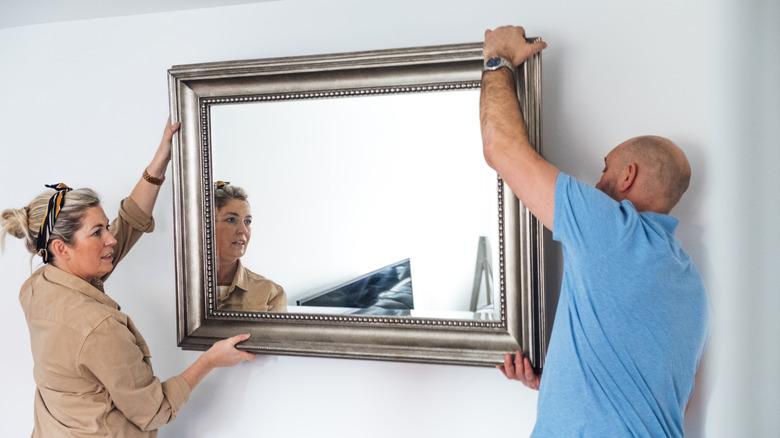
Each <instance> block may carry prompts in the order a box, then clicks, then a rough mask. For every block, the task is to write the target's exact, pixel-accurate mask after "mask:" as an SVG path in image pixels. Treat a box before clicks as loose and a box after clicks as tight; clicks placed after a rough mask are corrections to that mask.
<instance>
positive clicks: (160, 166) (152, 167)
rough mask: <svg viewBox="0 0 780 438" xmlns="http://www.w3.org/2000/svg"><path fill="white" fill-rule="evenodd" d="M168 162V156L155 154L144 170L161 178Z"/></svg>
mask: <svg viewBox="0 0 780 438" xmlns="http://www.w3.org/2000/svg"><path fill="white" fill-rule="evenodd" d="M168 162H170V159H169V158H166V157H160V156H157V155H155V156H154V159H152V162H151V163H149V165H148V166H146V172H147V173H149V175H151V176H153V177H155V178H163V177H164V176H165V172H166V171H167V170H168Z"/></svg>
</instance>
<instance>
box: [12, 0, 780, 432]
mask: <svg viewBox="0 0 780 438" xmlns="http://www.w3.org/2000/svg"><path fill="white" fill-rule="evenodd" d="M373 3H376V2H359V1H330V2H311V3H305V2H293V1H287V2H269V3H261V4H253V5H243V6H231V7H221V8H216V9H208V10H195V11H185V12H173V13H164V14H156V15H143V16H132V17H122V18H114V19H100V20H94V21H80V22H69V23H59V24H47V25H40V26H29V27H21V28H12V29H5V30H2V31H0V63H2V68H0V96H2V105H0V132H2V137H0V138H2V140H0V142H2V143H0V144H2V152H3V154H2V159H1V160H0V175H2V177H0V207H2V208H6V207H12V206H13V207H19V206H21V205H23V204H24V203H25V202H27V201H28V200H29V199H30V198H31V197H32V196H33V195H34V194H36V193H37V192H38V191H39V189H40V188H42V185H43V184H44V183H52V182H56V181H60V180H62V181H66V182H68V183H69V184H71V185H74V186H90V187H94V188H96V189H98V190H99V192H100V193H101V194H102V195H103V198H104V203H105V205H106V206H107V207H108V208H113V207H115V206H116V205H117V203H118V201H119V200H120V199H121V198H122V197H123V196H124V195H126V194H127V192H128V190H129V189H130V187H131V186H132V184H133V183H134V182H135V180H136V179H137V178H138V176H139V175H140V173H141V171H142V169H143V167H144V166H145V165H146V163H147V160H148V159H149V158H150V157H151V155H152V153H153V150H154V147H155V145H156V143H157V141H158V140H159V135H160V133H161V130H162V122H163V120H164V119H165V116H166V112H167V94H166V77H165V69H166V68H167V67H169V66H170V65H172V64H181V63H192V62H201V61H218V60H229V59H245V58H260V57H272V56H288V55H305V54H317V53H331V52H343V51H354V50H370V49H380V48H393V47H405V46H419V45H429V44H446V43H455V42H470V41H478V40H480V39H481V36H482V31H483V30H484V29H485V28H487V27H491V26H495V25H498V24H503V23H522V24H523V25H525V27H526V28H527V29H528V31H529V33H530V34H532V35H541V36H543V37H544V38H545V39H546V40H547V41H548V42H549V44H550V47H549V48H548V49H547V51H546V52H545V54H544V117H543V120H544V145H545V149H546V152H547V155H548V157H549V158H550V159H551V160H552V161H553V162H555V163H556V164H558V165H559V166H560V167H561V168H562V169H564V170H566V171H568V172H570V173H572V174H574V175H575V176H577V177H580V178H583V179H585V180H588V181H595V179H596V178H597V176H598V173H599V171H600V169H601V157H602V156H603V155H604V154H605V153H606V152H607V151H608V150H609V149H610V148H611V147H612V145H615V144H616V143H618V142H619V141H621V140H623V139H625V138H627V137H629V136H632V135H636V134H641V133H660V134H663V135H667V136H669V137H671V138H673V139H675V140H676V141H677V142H678V143H680V144H681V145H682V146H683V147H684V148H685V149H686V151H688V154H689V157H690V158H691V161H692V162H693V168H694V178H693V182H692V187H691V190H690V192H689V194H688V196H687V198H686V199H685V200H684V201H683V202H682V204H681V205H680V206H679V207H678V209H677V210H676V212H675V213H676V214H677V215H678V216H679V217H680V219H681V222H682V224H681V226H680V228H679V235H680V237H681V239H682V240H683V241H684V244H685V245H686V246H687V248H688V249H689V252H690V253H691V255H692V256H693V258H694V260H695V261H696V262H697V263H698V264H699V267H700V268H701V270H702V271H703V273H704V274H705V276H706V281H707V285H708V287H709V289H710V294H711V298H712V303H713V308H714V318H713V336H712V348H711V354H710V355H709V357H708V359H707V361H706V362H705V365H706V370H708V372H707V373H706V376H705V379H704V382H703V383H702V385H701V387H700V388H701V389H703V390H700V391H699V393H698V394H697V395H698V400H697V402H696V404H695V405H694V407H693V408H692V411H691V415H690V416H689V418H688V424H689V436H702V434H704V433H706V435H707V436H723V437H731V436H773V435H776V433H777V431H778V430H780V425H779V424H778V421H780V420H778V416H777V415H776V412H778V407H779V406H780V403H779V402H778V389H780V378H779V377H778V371H777V370H778V369H779V366H780V357H778V348H777V339H778V337H777V335H778V331H779V330H778V328H779V326H778V322H777V318H776V315H775V314H776V313H777V311H778V309H780V305H779V303H778V290H779V289H780V287H778V286H780V284H778V273H777V271H778V270H777V266H778V261H780V259H778V258H777V248H778V247H780V236H779V235H778V231H777V227H776V223H777V218H778V217H780V215H778V213H779V212H778V202H777V201H778V194H777V189H778V187H780V184H778V182H779V181H778V179H779V177H778V176H777V172H776V171H775V168H776V165H777V163H778V162H780V159H779V158H780V157H778V148H777V144H776V143H777V142H776V140H774V141H771V140H770V139H772V138H773V139H776V138H778V136H777V134H778V128H777V126H776V125H777V119H778V117H779V116H780V110H779V109H778V102H780V99H777V98H776V97H777V96H778V86H777V84H776V82H777V81H776V78H777V77H780V72H778V63H777V59H776V58H772V57H769V58H767V57H766V55H767V54H772V55H773V56H776V47H777V41H778V40H779V39H778V30H777V29H778V28H779V27H780V26H778V25H777V17H778V16H780V14H778V7H777V6H776V4H770V3H769V2H764V3H761V2H758V1H757V2H755V3H753V4H751V5H750V6H740V7H737V6H731V5H730V4H723V5H719V6H718V7H714V6H712V4H709V3H707V2H704V1H693V2H685V3H684V4H681V3H680V2H674V1H660V2H653V3H652V4H651V3H647V2H642V3H640V2H622V1H618V0H614V1H607V0H604V1H593V2H588V3H587V4H581V3H574V2H572V3H569V2H562V1H550V2H529V1H509V0H507V1H482V2H476V1H470V2H459V3H453V2H426V3H424V4H419V3H417V2H411V1H397V2H383V4H381V5H376V4H373ZM724 3H725V2H724ZM474 147H475V148H478V147H480V145H478V144H475V145H474ZM170 199H171V192H170V184H166V186H165V188H164V189H163V191H162V193H161V202H160V205H158V207H157V210H156V218H157V225H158V226H157V230H156V232H155V233H154V234H152V235H150V236H147V237H146V238H144V239H143V240H142V241H141V242H140V243H139V244H138V245H137V247H136V249H135V250H134V252H133V254H131V255H130V257H129V258H128V259H126V260H125V261H124V262H123V264H122V265H121V267H120V269H119V270H118V272H117V273H116V274H115V275H114V276H113V277H112V279H111V281H110V282H109V284H108V285H107V288H108V290H109V291H110V293H111V295H112V296H113V297H114V298H115V299H116V300H117V301H118V302H119V303H120V304H121V305H122V306H123V310H125V311H126V312H127V313H128V314H130V315H132V317H133V318H134V320H135V321H136V324H137V325H138V326H139V327H140V329H141V331H142V332H143V333H144V335H145V337H146V338H147V340H148V341H149V344H150V346H151V350H152V352H153V354H154V358H153V361H154V364H155V369H156V371H157V373H158V374H159V375H160V376H170V375H172V374H175V373H178V372H180V371H181V370H182V369H184V367H185V366H187V365H188V364H189V363H190V362H191V361H192V360H193V359H194V358H195V357H196V353H192V352H183V351H181V350H179V349H178V348H177V347H176V346H175V329H174V324H175V322H174V321H175V316H174V290H173V287H174V279H173V261H172V256H173V254H172V253H173V251H172V242H173V236H172V230H171V202H170ZM7 247H8V248H7V251H6V253H5V254H4V255H3V256H2V259H0V284H2V289H3V290H4V293H2V294H0V330H2V332H3V333H5V334H6V336H5V339H6V340H7V341H6V343H5V348H4V353H5V354H4V355H5V357H6V360H5V363H4V365H3V368H2V369H3V372H2V373H0V387H2V388H3V389H4V394H3V397H2V400H1V401H0V422H1V424H2V429H3V432H4V433H3V435H4V436H25V435H27V434H28V433H29V431H30V429H31V427H32V396H33V387H34V384H33V380H32V376H31V369H32V362H31V358H30V351H29V344H28V342H29V339H28V335H27V333H26V329H25V322H24V318H23V316H22V312H21V310H20V309H19V305H18V301H17V292H16V291H17V290H18V287H19V285H20V284H21V283H22V282H23V281H24V279H25V278H26V276H27V275H28V274H29V266H28V258H27V257H26V255H25V253H24V251H23V250H22V245H21V244H20V242H18V241H15V240H12V241H9V242H8V245H7ZM535 402H536V395H535V393H533V392H531V391H528V390H524V389H523V388H522V387H520V385H519V384H515V383H509V382H506V381H504V379H503V377H501V376H500V375H499V373H498V371H496V370H493V369H488V368H484V369H483V368H469V367H453V366H436V365H418V364H403V363H381V362H364V361H350V360H335V359H321V358H295V357H274V356H270V357H260V358H259V359H258V360H257V361H256V362H255V363H252V364H243V365H241V366H239V367H238V368H235V369H230V370H219V371H217V372H215V373H214V374H213V375H211V376H210V377H209V378H208V379H207V380H206V381H205V382H204V383H203V384H202V385H201V386H200V387H199V388H198V389H197V390H196V392H195V393H194V394H193V396H192V399H191V401H190V403H189V405H188V406H187V407H186V408H185V409H184V411H183V412H182V413H181V415H180V416H179V418H178V419H177V420H176V421H175V422H174V423H173V424H171V425H169V426H167V427H166V428H164V429H163V430H162V433H161V436H164V437H182V436H187V437H189V436H234V435H239V434H240V435H241V436H256V435H257V436H290V437H297V436H328V437H337V436H338V437H343V436H346V437H358V436H360V437H362V436H379V437H384V436H386V437H390V436H399V435H409V436H422V435H427V436H452V437H465V436H475V435H477V434H480V435H484V436H499V435H500V436H505V435H507V434H509V435H512V436H526V435H528V434H529V432H530V430H531V428H532V426H533V422H534V418H535V412H534V411H535ZM707 408H709V409H707Z"/></svg>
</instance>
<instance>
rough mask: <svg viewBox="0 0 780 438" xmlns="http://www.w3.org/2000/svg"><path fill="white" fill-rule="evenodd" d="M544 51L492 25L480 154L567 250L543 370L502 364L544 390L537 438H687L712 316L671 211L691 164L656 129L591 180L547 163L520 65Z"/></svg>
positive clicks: (609, 159) (510, 374) (625, 146)
mask: <svg viewBox="0 0 780 438" xmlns="http://www.w3.org/2000/svg"><path fill="white" fill-rule="evenodd" d="M545 47H546V44H545V43H544V42H542V41H537V42H533V43H527V42H526V41H525V32H524V30H523V28H521V27H501V28H498V29H496V30H494V31H490V30H488V31H487V32H485V45H484V55H485V59H486V61H485V72H484V74H483V77H482V94H481V98H480V119H481V125H482V140H483V148H484V155H485V159H486V161H487V162H488V164H489V165H490V166H491V167H492V168H494V169H495V170H496V171H497V172H498V173H499V175H501V177H502V178H503V179H504V180H505V181H506V182H507V184H509V186H510V187H511V188H512V191H513V192H514V193H515V194H516V195H517V197H518V198H519V199H520V200H521V201H522V202H523V204H524V205H525V206H526V207H527V208H528V209H529V210H530V211H531V212H532V213H533V214H534V215H535V216H536V217H537V219H539V220H540V221H541V222H542V223H543V224H544V225H545V226H546V227H547V228H549V229H550V230H551V231H552V232H553V238H555V239H556V240H558V241H560V242H561V243H562V246H563V255H564V274H563V277H564V278H563V284H562V287H561V296H560V299H559V304H558V309H557V312H556V316H555V324H554V327H553V332H552V336H551V338H550V345H549V349H548V352H547V358H546V362H545V363H546V365H545V369H544V373H543V376H542V377H540V376H538V375H535V374H534V371H533V369H532V368H531V364H530V363H529V361H528V359H527V358H525V357H523V356H522V354H520V353H519V352H518V353H517V354H515V355H509V354H507V355H506V357H505V360H504V364H503V365H501V366H499V368H500V369H501V370H502V372H503V373H504V374H505V375H506V376H507V378H510V379H516V380H520V381H521V382H523V383H524V384H526V385H527V386H529V387H531V388H534V389H539V391H540V392H539V402H538V414H537V421H536V426H535V428H534V432H533V436H538V437H556V438H557V437H570V436H577V437H581V436H584V437H599V438H601V437H611V436H618V437H623V436H653V437H655V436H682V435H683V413H684V409H685V405H686V403H687V401H688V398H689V396H690V394H691V392H692V389H693V382H694V376H695V373H696V369H697V367H698V362H699V358H700V356H701V352H702V349H703V346H704V341H705V337H706V325H707V302H706V298H705V293H704V288H703V285H702V281H701V277H700V275H699V273H698V272H697V271H696V268H695V267H694V266H693V263H692V262H691V261H690V259H689V258H688V256H687V255H686V254H685V252H683V250H682V249H681V248H680V243H679V242H678V241H677V239H676V238H675V237H674V229H675V227H676V225H677V219H675V218H673V217H672V216H669V212H670V211H671V209H672V208H673V207H674V205H675V204H676V203H677V202H678V201H679V200H680V198H681V197H682V194H683V193H684V192H685V190H686V189H687V187H688V183H689V180H690V172H691V171H690V166H689V164H688V161H687V159H686V157H685V154H684V153H683V151H682V150H681V149H680V148H678V147H677V146H676V145H675V144H674V143H672V142H671V141H669V140H667V139H665V138H662V137H657V136H643V137H636V138H632V139H629V140H627V141H625V142H623V143H622V144H620V145H618V146H617V147H616V148H615V149H613V150H612V151H611V152H610V153H609V154H608V155H607V156H606V158H605V167H604V171H603V174H602V176H601V180H600V181H599V182H598V184H597V185H596V187H595V188H594V187H590V186H588V185H585V184H582V183H580V182H579V181H577V180H575V179H573V178H572V177H570V176H569V175H567V174H565V173H563V172H560V171H559V170H558V169H557V168H556V167H555V166H554V165H552V164H551V163H549V162H547V161H545V160H544V159H543V158H542V157H541V156H540V155H539V154H538V153H536V151H534V150H533V149H532V148H531V146H530V143H529V140H528V134H527V132H526V128H525V124H524V122H523V116H522V114H521V111H520V108H519V106H518V103H517V99H516V97H515V96H516V95H515V91H514V79H513V74H514V71H513V69H514V67H513V66H517V65H520V64H522V63H523V62H524V61H525V60H526V59H528V58H530V57H531V56H533V55H534V54H535V53H537V52H539V51H541V50H542V49H544V48H545ZM540 384H541V385H540Z"/></svg>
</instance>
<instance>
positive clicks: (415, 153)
mask: <svg viewBox="0 0 780 438" xmlns="http://www.w3.org/2000/svg"><path fill="white" fill-rule="evenodd" d="M210 120H211V133H212V141H211V150H212V155H213V160H212V162H213V175H214V179H215V180H225V181H230V182H231V183H232V184H236V185H238V186H241V187H243V188H244V189H246V190H247V192H248V195H249V202H250V204H251V206H252V216H253V222H252V238H251V241H250V244H249V246H248V248H247V253H246V255H245V256H244V257H243V258H242V262H243V263H244V265H245V266H247V267H249V268H250V269H252V270H253V271H255V272H258V273H260V274H261V275H263V276H266V277H268V278H271V279H273V280H274V281H275V282H277V283H279V284H281V285H282V286H283V287H284V288H285V291H286V292H287V296H288V301H289V302H290V303H291V304H294V302H295V300H296V299H300V298H304V297H306V296H311V295H313V294H317V293H319V292H322V291H325V290H327V289H330V288H331V287H334V286H337V285H339V284H341V283H344V282H346V281H349V280H352V279H354V278H356V277H359V276H361V275H364V274H367V273H369V272H371V271H374V270H376V269H379V268H381V267H383V266H386V265H389V264H392V263H395V262H398V261H400V260H403V259H407V258H408V259H410V264H411V270H412V285H413V289H414V308H415V310H421V311H430V310H432V311H446V310H455V311H467V310H469V304H470V300H471V288H472V284H473V279H474V267H475V264H476V258H477V243H478V241H479V237H480V236H486V237H488V240H489V242H490V243H491V244H492V248H493V256H492V259H493V260H495V263H497V262H498V214H497V212H498V194H497V188H496V174H495V172H494V171H492V169H490V168H489V167H488V166H486V165H485V164H484V160H483V158H482V150H481V148H479V147H475V145H477V146H478V145H480V144H481V138H480V130H479V90H459V91H447V92H428V93H407V94H392V95H380V96H360V97H348V98H335V99H334V98H331V99H314V100H298V101H281V102H259V103H249V104H230V105H215V106H212V109H211V119H210ZM493 271H494V275H497V273H498V266H497V265H496V267H495V269H494V270H493ZM494 284H499V282H498V280H497V279H496V280H494Z"/></svg>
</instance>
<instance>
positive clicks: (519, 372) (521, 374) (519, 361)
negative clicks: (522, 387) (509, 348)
mask: <svg viewBox="0 0 780 438" xmlns="http://www.w3.org/2000/svg"><path fill="white" fill-rule="evenodd" d="M524 365H525V364H524V363H523V353H521V352H519V351H517V352H515V376H517V377H516V378H517V379H518V380H525V366H524Z"/></svg>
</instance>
